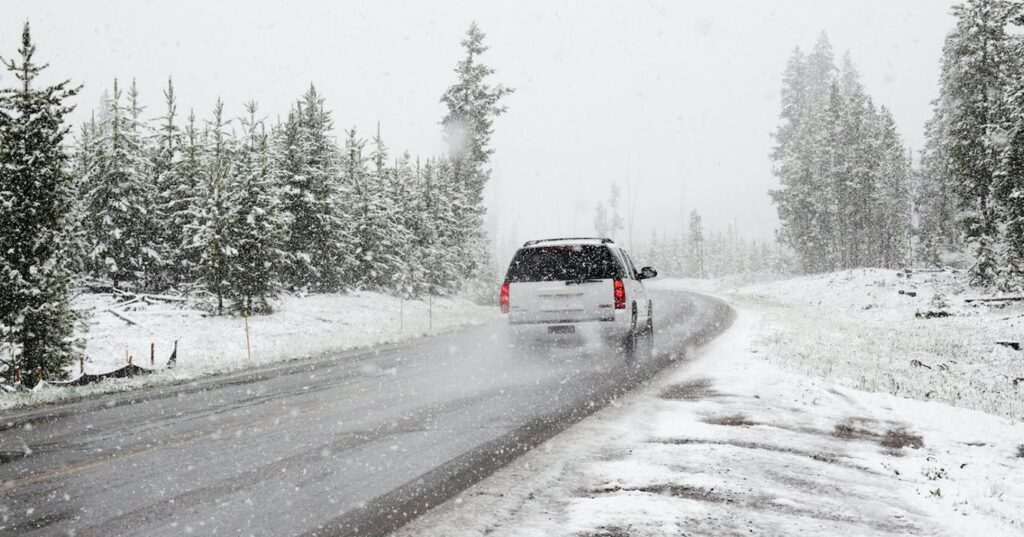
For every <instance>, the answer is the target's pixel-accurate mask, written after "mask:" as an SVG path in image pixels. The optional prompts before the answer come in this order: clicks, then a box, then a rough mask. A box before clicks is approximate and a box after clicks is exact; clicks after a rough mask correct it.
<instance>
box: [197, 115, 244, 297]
mask: <svg viewBox="0 0 1024 537" xmlns="http://www.w3.org/2000/svg"><path fill="white" fill-rule="evenodd" d="M228 123H229V120H227V119H225V118H224V103H223V102H221V100H220V99H218V100H217V103H216V104H215V105H214V108H213V118H212V119H211V120H210V121H208V122H207V124H206V132H205V134H204V141H205V146H206V147H205V149H204V151H203V156H204V158H203V160H202V162H201V166H202V168H203V172H204V173H203V179H204V184H203V185H202V186H201V187H200V188H201V192H202V203H201V204H200V206H199V208H198V210H197V221H196V223H195V229H194V231H193V242H192V246H193V248H194V249H195V250H196V254H195V255H196V258H197V260H198V266H197V268H198V278H199V282H200V283H201V285H202V286H203V287H204V288H205V289H206V290H208V291H209V292H210V293H211V294H212V295H213V297H214V300H215V305H214V307H215V308H216V312H217V314H218V315H221V314H223V313H224V311H225V301H226V299H228V298H229V294H228V293H229V292H230V284H231V282H230V279H231V278H232V277H233V274H232V273H231V267H232V262H233V258H234V257H235V256H237V254H238V251H237V249H235V247H234V246H233V245H232V244H231V237H230V232H231V225H232V224H233V222H232V211H233V206H232V203H233V200H232V199H231V197H232V196H231V187H232V184H231V179H232V174H233V173H234V170H233V166H234V157H235V151H236V147H235V145H236V144H235V140H234V139H233V137H232V135H231V133H230V132H229V131H228V130H227V129H228Z"/></svg>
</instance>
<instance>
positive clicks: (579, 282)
mask: <svg viewBox="0 0 1024 537" xmlns="http://www.w3.org/2000/svg"><path fill="white" fill-rule="evenodd" d="M581 283H601V280H599V279H595V278H586V279H583V280H565V285H579V284H581Z"/></svg>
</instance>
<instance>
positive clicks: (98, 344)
mask: <svg viewBox="0 0 1024 537" xmlns="http://www.w3.org/2000/svg"><path fill="white" fill-rule="evenodd" d="M75 307H76V308H79V309H86V310H89V311H91V312H92V314H91V319H90V322H89V332H88V334H87V336H86V338H87V339H86V348H85V355H86V356H87V357H88V358H87V360H86V362H85V370H86V372H88V373H92V374H96V373H103V372H107V371H110V370H113V369H116V368H118V367H121V366H123V365H124V364H125V363H126V362H127V359H128V357H129V356H131V357H132V360H133V363H134V364H137V365H140V366H143V367H149V366H150V345H152V346H153V349H154V355H155V360H154V364H155V366H156V367H163V366H164V365H165V364H166V363H167V360H168V358H169V357H170V354H171V352H172V349H173V348H174V344H175V341H177V344H178V354H177V367H176V368H175V369H173V370H165V371H161V372H160V373H158V374H154V375H147V376H145V377H137V378H133V379H120V380H110V381H104V382H101V383H98V384H95V385H92V386H88V387H84V388H64V387H53V386H45V387H43V388H41V389H39V390H36V391H33V392H31V393H27V394H26V393H18V394H0V409H8V408H12V407H15V406H24V405H31V404H37V403H44V402H52V401H58V400H62V399H67V398H74V397H79V396H82V395H86V394H91V393H98V392H109V391H122V390H129V389H133V388H137V387H139V386H144V385H153V384H165V383H170V382H180V381H183V380H188V379H192V378H196V377H199V376H202V375H208V374H212V373H219V372H226V371H232V370H237V369H241V368H245V367H250V366H253V365H260V364H267V363H271V362H277V361H284V360H292V359H297V358H303V357H309V356H315V355H320V354H324V353H329V352H336V351H341V350H348V349H353V348H360V347H370V346H374V345H379V344H383V343H391V342H397V341H403V340H407V339H411V338H416V337H421V336H424V335H428V334H437V333H442V332H446V331H450V330H454V329H456V328H459V327H462V326H466V325H469V324H477V323H481V322H485V321H487V320H488V319H491V318H494V317H496V316H497V315H498V312H497V308H493V307H483V306H478V305H475V304H473V303H471V302H469V301H467V300H463V299H448V298H435V299H433V300H432V301H431V302H429V303H428V302H427V301H419V300H417V301H407V300H400V299H398V298H395V297H391V296H388V295H383V294H380V293H371V292H356V293H351V294H344V295H343V294H325V295H310V296H303V297H299V296H285V297H283V298H282V299H281V300H280V302H279V303H278V304H277V305H276V310H275V312H274V313H272V314H269V315H260V316H254V317H250V318H249V319H248V325H249V347H250V348H251V359H250V357H249V353H248V352H247V346H246V330H245V321H244V320H243V319H242V318H240V317H227V316H225V317H217V316H209V315H207V314H205V313H204V312H202V311H199V310H193V309H187V308H185V307H175V306H174V305H171V304H166V303H162V302H157V303H154V304H145V303H141V302H140V303H136V304H133V305H132V306H130V307H128V308H115V302H114V300H113V299H112V298H111V297H110V296H109V295H99V294H96V295H85V296H83V297H81V298H79V299H78V300H76V302H75ZM111 308H114V309H116V311H118V313H119V314H120V315H121V316H122V317H127V318H128V319H130V320H131V321H133V322H135V323H137V324H134V325H131V324H129V323H128V322H126V321H125V320H124V319H123V318H121V317H117V316H115V315H114V314H113V313H111V312H110V311H109V310H110V309H111ZM79 368H80V364H77V363H76V364H73V365H72V366H71V368H70V371H71V376H72V377H75V376H77V375H78V374H79Z"/></svg>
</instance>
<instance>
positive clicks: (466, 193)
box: [441, 23, 513, 285]
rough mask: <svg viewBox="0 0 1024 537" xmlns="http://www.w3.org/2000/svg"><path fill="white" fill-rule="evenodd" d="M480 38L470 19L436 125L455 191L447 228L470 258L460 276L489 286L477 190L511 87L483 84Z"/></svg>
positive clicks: (484, 68)
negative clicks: (453, 215)
mask: <svg viewBox="0 0 1024 537" xmlns="http://www.w3.org/2000/svg"><path fill="white" fill-rule="evenodd" d="M484 37H485V35H484V33H483V32H481V31H480V28H479V27H477V25H476V23H473V24H471V25H470V27H469V30H468V31H467V32H466V37H465V39H463V41H462V47H463V49H464V50H465V57H464V58H463V60H462V61H460V62H459V63H458V64H457V65H456V67H455V74H456V82H455V83H454V84H452V86H450V87H449V88H448V89H447V90H446V91H445V93H444V95H442V96H441V102H442V103H444V105H445V106H446V108H447V114H446V115H445V117H444V119H443V120H442V121H441V124H442V126H443V127H444V134H445V140H446V141H447V143H448V155H449V159H450V161H451V178H452V180H451V184H452V186H453V187H454V188H457V189H458V201H459V206H458V207H457V209H458V212H457V214H456V222H455V224H456V225H457V226H458V228H457V229H456V230H453V231H454V232H455V238H456V240H457V241H458V243H460V244H461V245H463V246H462V249H463V251H464V252H465V254H466V255H465V257H463V259H465V260H468V261H470V263H468V264H466V267H465V273H464V276H467V277H468V276H474V277H476V278H477V279H482V280H485V281H486V283H485V284H486V285H490V283H491V282H490V281H488V280H489V279H490V278H489V277H488V275H487V274H484V273H483V270H484V268H485V267H486V266H488V265H489V262H488V261H487V257H488V254H487V247H486V241H485V237H484V234H483V230H482V226H483V215H484V210H485V209H484V205H483V193H484V187H485V186H486V184H487V181H488V180H489V178H490V174H491V171H490V169H489V168H488V167H487V165H488V163H489V162H490V159H491V155H492V154H493V153H494V150H493V149H492V148H491V135H492V134H493V132H494V118H496V117H498V116H500V115H501V114H503V113H505V111H506V107H505V106H504V105H502V104H501V100H502V99H503V98H504V97H505V96H507V95H508V94H510V93H512V91H513V90H512V89H511V88H506V87H504V86H502V85H501V84H497V85H491V84H490V83H489V82H488V80H487V79H488V77H490V75H492V74H493V73H494V69H492V68H491V67H489V66H487V65H485V64H483V63H481V62H480V56H481V55H482V54H483V53H484V52H486V51H487V47H486V46H484V44H483V41H484Z"/></svg>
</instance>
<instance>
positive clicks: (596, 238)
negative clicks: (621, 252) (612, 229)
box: [523, 237, 615, 248]
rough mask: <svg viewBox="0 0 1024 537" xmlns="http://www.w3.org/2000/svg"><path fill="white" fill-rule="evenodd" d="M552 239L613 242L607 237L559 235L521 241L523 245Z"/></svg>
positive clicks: (551, 240) (531, 244)
mask: <svg viewBox="0 0 1024 537" xmlns="http://www.w3.org/2000/svg"><path fill="white" fill-rule="evenodd" d="M553 241H601V244H608V243H612V242H615V241H613V240H611V239H609V238H608V237H559V238H556V239H536V240H532V241H526V242H524V243H523V247H524V248H525V247H527V246H533V245H534V244H540V243H542V242H553Z"/></svg>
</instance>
